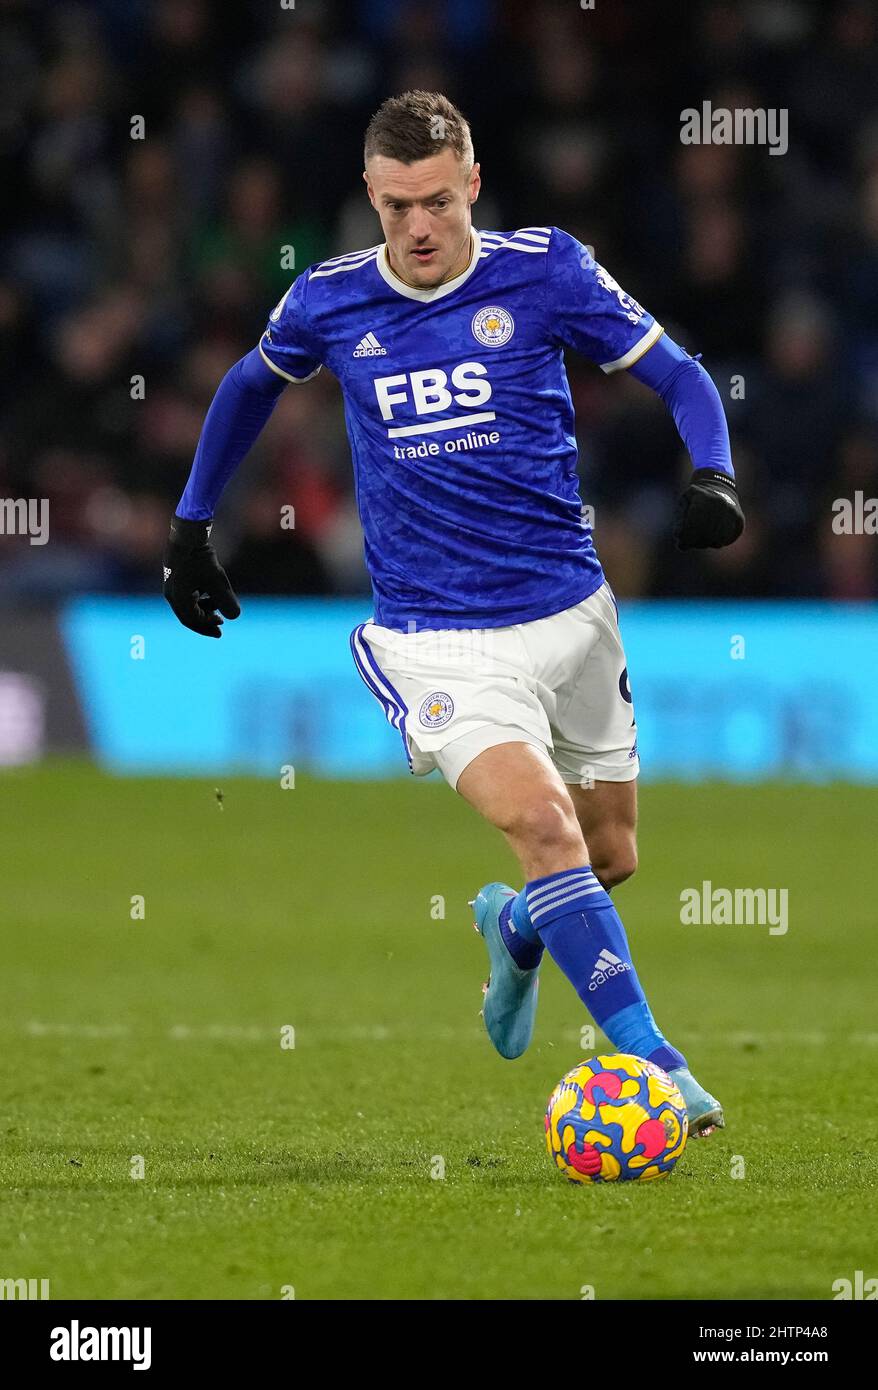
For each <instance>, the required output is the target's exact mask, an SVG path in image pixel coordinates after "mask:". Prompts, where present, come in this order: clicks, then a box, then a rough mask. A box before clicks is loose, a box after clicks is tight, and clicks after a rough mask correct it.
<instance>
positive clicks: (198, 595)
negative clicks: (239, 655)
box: [162, 516, 241, 637]
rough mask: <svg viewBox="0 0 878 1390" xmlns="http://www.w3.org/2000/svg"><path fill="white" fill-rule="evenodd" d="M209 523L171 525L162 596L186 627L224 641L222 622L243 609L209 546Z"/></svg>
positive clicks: (177, 521)
mask: <svg viewBox="0 0 878 1390" xmlns="http://www.w3.org/2000/svg"><path fill="white" fill-rule="evenodd" d="M212 524H213V523H212V522H210V521H185V520H184V519H183V517H179V516H175V517H174V520H173V521H172V522H171V534H170V536H169V537H168V542H167V545H166V546H165V554H164V570H165V582H164V584H163V585H162V593H163V594H164V596H165V598H166V599H167V600H168V603H169V604H170V605H171V607H172V608H173V610H174V612H175V613H176V615H177V617H178V618H179V619H180V622H181V623H182V624H183V626H184V627H188V628H191V629H192V631H193V632H200V633H201V635H202V636H203V637H222V633H221V632H220V628H221V627H222V625H223V620H222V618H220V617H218V616H217V613H216V610H217V609H219V611H220V613H222V614H223V615H224V616H225V617H226V618H237V617H238V615H239V614H240V612H241V605H240V604H239V602H238V600H237V599H236V598H235V595H234V592H233V590H232V586H231V584H230V583H229V580H228V576H227V574H226V572H225V570H224V569H223V567H222V565H221V564H220V562H219V560H218V559H217V558H216V551H215V550H214V548H213V546H212V545H211V544H210V539H209V538H210V528H211V526H212Z"/></svg>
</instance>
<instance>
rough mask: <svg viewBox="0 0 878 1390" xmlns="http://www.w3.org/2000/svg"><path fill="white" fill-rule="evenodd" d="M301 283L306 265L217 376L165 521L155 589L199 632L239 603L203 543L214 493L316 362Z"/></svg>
mask: <svg viewBox="0 0 878 1390" xmlns="http://www.w3.org/2000/svg"><path fill="white" fill-rule="evenodd" d="M306 289H307V272H306V273H305V274H304V275H300V276H299V278H298V280H296V281H295V283H294V284H293V285H292V286H291V287H290V289H289V290H288V291H287V293H286V294H285V295H284V297H283V299H282V300H281V301H280V303H279V304H278V305H277V307H276V308H275V309H274V310H273V311H272V313H271V316H270V319H269V323H268V327H267V328H266V330H265V332H264V333H263V335H262V339H261V340H260V343H259V346H258V347H255V348H254V349H253V351H252V352H248V354H247V356H246V357H242V358H241V360H240V362H236V363H235V365H234V367H232V368H231V369H230V370H229V371H228V372H227V373H226V375H225V376H224V377H223V379H222V381H221V382H220V385H219V388H218V390H217V393H216V395H215V396H214V398H213V401H212V402H211V405H210V409H209V410H208V412H207V415H206V416H205V420H204V425H203V426H202V430H201V436H200V438H199V441H198V447H197V449H196V451H195V459H194V462H193V464H192V470H191V472H190V474H189V480H188V482H187V484H186V487H185V490H184V492H183V496H182V497H181V499H180V502H179V505H178V507H177V511H176V515H175V516H174V519H173V521H172V522H171V531H170V535H169V537H168V541H167V544H166V546H165V553H164V583H163V586H162V592H163V593H164V596H165V598H166V599H167V600H168V603H169V604H170V605H171V608H172V609H173V610H174V613H175V614H176V616H177V617H178V618H179V620H180V622H181V623H182V624H183V626H184V627H188V628H190V629H191V630H192V631H193V632H198V633H200V634H201V635H202V636H203V637H220V636H222V632H221V629H222V624H223V618H237V617H238V615H239V613H240V611H241V607H240V604H239V603H238V600H237V598H236V597H235V594H234V591H233V589H232V586H231V584H230V583H229V579H228V576H227V574H226V572H225V570H224V569H223V567H222V565H221V564H220V563H219V560H218V559H217V556H216V551H215V550H214V548H213V546H212V545H211V543H210V531H211V526H212V525H213V515H214V511H215V509H216V505H217V502H218V501H219V498H220V494H221V493H222V490H223V488H224V487H225V485H226V483H227V482H228V481H229V479H230V478H231V476H232V474H233V473H234V471H235V469H236V468H237V467H238V465H239V464H240V463H241V461H242V459H243V458H244V456H245V455H246V454H247V453H248V451H249V450H250V449H251V448H252V446H253V444H254V443H255V442H256V440H257V438H258V436H259V434H260V432H261V430H262V429H263V427H264V425H265V424H266V422H267V421H268V418H269V416H270V415H271V412H272V411H273V410H274V407H275V405H276V404H277V400H278V397H279V396H280V394H281V392H282V391H283V390H284V387H285V386H286V385H287V383H288V382H291V381H292V382H297V383H298V382H303V381H309V380H310V379H311V377H312V376H316V374H317V372H319V370H320V359H319V356H317V355H316V354H317V353H318V352H319V348H318V346H317V344H316V342H315V341H314V339H313V336H312V334H311V332H310V329H309V327H308V323H307V318H306V314H305V294H306ZM220 615H222V616H220Z"/></svg>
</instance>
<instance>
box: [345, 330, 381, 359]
mask: <svg viewBox="0 0 878 1390" xmlns="http://www.w3.org/2000/svg"><path fill="white" fill-rule="evenodd" d="M353 356H354V357H386V356H387V348H383V347H382V346H381V344H380V343H379V341H378V339H377V338H376V337H375V334H374V333H367V334H366V336H365V338H361V339H360V341H359V342H358V343H357V346H356V347H355V348H354V351H353Z"/></svg>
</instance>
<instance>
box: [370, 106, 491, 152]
mask: <svg viewBox="0 0 878 1390" xmlns="http://www.w3.org/2000/svg"><path fill="white" fill-rule="evenodd" d="M442 149H451V150H454V152H455V154H456V155H457V157H458V159H459V160H460V161H461V163H463V164H464V165H465V167H466V170H467V172H469V170H470V169H471V168H472V165H473V141H472V136H471V135H470V129H469V123H468V121H467V120H466V117H465V116H463V115H462V114H461V112H460V111H458V109H457V107H456V106H455V105H454V103H453V102H451V101H449V100H448V97H446V96H443V95H442V93H441V92H403V94H402V96H399V97H388V99H387V101H385V102H383V103H382V105H381V106H379V108H378V110H377V111H376V112H375V115H374V116H373V117H372V119H371V121H370V122H369V125H368V127H367V128H366V149H365V158H366V159H370V158H371V156H372V155H373V154H383V155H384V156H385V157H386V158H387V159H398V160H399V161H400V163H402V164H414V163H415V161H416V160H418V159H429V158H430V156H431V155H434V154H437V153H438V152H439V150H442Z"/></svg>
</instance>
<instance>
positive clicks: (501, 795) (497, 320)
mask: <svg viewBox="0 0 878 1390" xmlns="http://www.w3.org/2000/svg"><path fill="white" fill-rule="evenodd" d="M365 166H366V167H365V173H364V175H363V177H364V179H365V181H366V188H367V191H368V195H369V199H370V201H371V203H372V206H373V207H374V208H375V211H376V212H377V213H378V217H379V219H380V222H381V228H382V231H383V233H384V238H385V239H384V242H383V243H381V244H380V245H377V246H372V247H369V248H368V249H367V250H364V251H354V252H351V253H350V254H348V255H343V256H335V257H333V258H332V259H330V260H327V261H323V262H322V263H320V264H319V265H316V266H312V267H310V268H309V269H308V270H306V271H305V272H304V273H303V274H301V275H300V276H299V277H298V279H297V280H296V281H295V282H294V283H293V284H292V285H291V286H290V288H289V289H288V291H287V293H286V294H285V295H284V297H283V299H281V301H280V303H279V304H278V305H277V307H276V308H275V309H274V310H273V312H272V313H271V315H270V316H269V322H268V326H267V328H266V330H265V333H264V334H263V336H262V339H261V341H260V343H259V344H258V346H257V347H255V348H254V349H253V351H252V352H250V353H248V354H247V356H246V357H244V358H242V359H241V361H240V362H238V363H236V365H235V366H234V367H232V368H231V370H230V371H229V372H228V374H227V375H226V377H225V378H224V380H223V381H222V383H221V385H220V387H219V389H218V391H217V394H216V397H215V398H214V400H213V403H212V404H211V406H210V409H209V411H208V413H207V417H206V419H205V422H204V428H203V431H202V434H201V438H200V441H199V444H198V448H197V452H196V455H195V461H194V464H193V467H192V472H191V474H190V477H189V481H188V483H187V485H186V489H185V491H184V493H183V496H182V499H181V501H180V504H179V506H178V508H177V514H176V516H175V517H174V519H173V522H172V524H171V534H170V539H169V542H168V546H167V550H166V555H165V565H164V576H165V578H164V594H165V596H166V598H167V599H168V601H169V603H170V604H171V607H172V608H173V610H174V612H175V613H176V615H177V617H178V618H179V619H180V621H181V622H182V623H184V624H185V625H186V626H187V627H189V628H191V629H192V630H193V631H194V632H199V633H202V634H203V635H205V636H207V637H219V636H220V629H221V625H222V621H223V617H225V618H237V616H238V614H239V612H240V607H239V605H238V601H237V599H236V597H235V595H234V593H233V591H232V588H231V585H230V583H229V580H228V578H227V576H226V574H225V572H224V571H223V569H222V568H221V566H220V564H219V561H218V559H217V557H216V554H215V552H214V549H213V547H212V545H211V544H210V530H211V520H212V518H213V515H214V510H215V508H216V505H217V501H218V499H219V496H220V493H221V492H222V489H223V486H224V484H225V483H226V482H227V480H228V479H229V477H230V476H231V474H232V473H233V471H234V470H235V468H237V466H238V464H239V463H240V462H241V460H242V459H243V457H244V455H245V454H246V453H247V451H248V449H249V448H250V446H251V445H252V444H253V442H254V440H255V439H256V437H257V435H258V434H259V431H260V430H261V428H262V426H263V425H264V424H265V422H266V420H267V419H268V417H269V415H270V414H271V411H272V408H273V407H274V404H275V402H276V400H277V398H278V396H279V395H280V393H281V392H282V391H284V390H285V389H286V388H287V386H288V385H289V384H290V383H294V384H295V385H296V386H298V385H300V384H301V383H303V382H306V381H309V380H310V379H311V378H312V377H313V376H315V375H316V373H317V372H319V371H320V369H321V366H324V365H325V366H327V367H328V368H329V369H330V370H331V371H332V372H333V373H334V374H335V375H336V376H337V378H338V380H339V383H340V385H341V389H342V393H343V396H344V402H345V415H346V419H347V429H348V435H349V438H350V445H351V453H352V455H353V463H354V475H355V482H356V494H357V501H358V505H359V512H360V518H361V521H362V526H363V531H364V536H365V555H366V563H367V566H368V569H369V573H370V576H371V580H372V587H373V594H374V616H373V618H372V619H370V620H369V621H368V622H364V623H361V624H360V626H359V627H357V628H356V629H355V631H354V632H353V633H352V635H351V648H352V651H353V657H354V661H355V662H356V665H357V668H358V670H359V672H360V675H361V676H362V678H363V680H364V682H365V683H366V685H367V687H368V688H369V690H370V691H371V693H372V694H373V695H374V696H375V698H376V699H377V700H378V701H379V702H380V704H381V705H382V706H383V709H384V712H385V714H386V716H387V718H388V720H389V721H390V723H391V724H392V725H393V726H395V728H397V729H398V730H399V733H400V735H401V738H402V743H403V748H404V752H405V755H406V757H407V759H408V762H409V766H410V768H411V771H412V772H413V773H415V774H416V775H421V774H424V773H427V772H430V771H431V770H433V769H434V768H438V769H439V770H440V772H441V773H442V774H443V776H444V777H445V778H446V780H447V781H448V782H449V784H450V785H451V786H452V787H454V788H456V789H457V791H458V792H459V793H460V795H461V796H462V797H464V798H465V800H467V801H468V802H469V803H470V804H471V805H472V806H473V807H474V808H475V809H476V811H478V812H479V813H480V814H481V815H482V816H484V817H485V818H486V819H487V820H488V821H490V822H491V824H492V825H494V826H497V827H498V828H499V829H500V830H501V831H502V832H503V833H504V834H505V836H506V838H507V840H508V842H509V844H510V845H511V847H512V849H513V850H514V852H515V854H516V856H517V858H518V861H519V863H520V865H521V872H522V878H523V881H524V887H523V888H522V889H521V890H520V891H519V892H516V891H515V889H513V888H511V887H509V886H507V885H506V884H502V883H489V884H488V885H487V886H486V887H484V888H482V889H481V890H480V891H479V893H478V894H477V895H476V898H475V899H474V904H473V905H474V908H475V916H476V926H477V929H478V930H479V931H480V932H481V934H482V936H483V937H484V940H485V942H486V945H487V949H488V953H489V957H490V978H489V981H488V984H487V986H486V993H485V998H484V1006H483V1013H484V1020H485V1025H486V1027H487V1031H488V1034H489V1036H490V1038H491V1041H492V1043H493V1044H494V1046H495V1047H496V1049H497V1050H498V1052H500V1053H501V1055H502V1056H504V1057H510V1058H512V1057H518V1056H520V1055H521V1053H522V1052H523V1051H524V1050H525V1048H526V1047H527V1046H528V1043H529V1042H530V1039H531V1035H532V1031H533V1024H534V1015H535V1010H536V999H537V982H538V975H539V970H540V963H541V959H542V956H543V952H544V950H548V952H549V954H550V955H551V956H552V957H553V959H554V960H555V962H556V963H557V965H558V966H559V967H560V969H561V970H562V971H563V972H564V974H565V975H566V976H567V978H568V979H569V981H570V983H571V984H572V986H573V988H574V989H575V990H576V992H577V994H578V995H579V997H580V999H581V1000H582V1002H583V1003H584V1004H585V1005H586V1007H587V1008H588V1010H589V1011H590V1013H591V1015H592V1017H593V1018H594V1019H595V1021H596V1022H597V1023H598V1024H599V1025H600V1027H601V1028H602V1029H603V1031H604V1033H605V1034H606V1036H607V1037H608V1038H609V1040H610V1042H611V1044H612V1046H613V1047H614V1048H615V1049H616V1050H617V1051H619V1052H630V1053H635V1054H636V1055H638V1056H640V1057H645V1058H648V1059H650V1060H651V1061H653V1062H655V1063H656V1064H658V1065H659V1066H661V1067H662V1068H664V1069H665V1070H666V1071H668V1072H670V1073H671V1075H672V1076H673V1078H674V1080H675V1081H676V1082H677V1084H678V1085H679V1087H680V1089H681V1091H682V1093H683V1096H684V1098H685V1100H686V1104H687V1108H688V1112H689V1121H690V1127H691V1132H693V1133H696V1134H708V1133H710V1132H712V1130H713V1129H715V1128H716V1127H717V1126H721V1125H722V1124H723V1114H722V1109H721V1107H720V1104H719V1102H718V1101H717V1100H716V1099H715V1098H714V1097H713V1096H712V1095H710V1094H709V1093H708V1092H707V1091H705V1090H704V1089H703V1087H702V1086H700V1085H699V1083H698V1082H697V1081H696V1080H695V1078H694V1077H693V1076H692V1074H691V1072H690V1071H689V1069H688V1066H687V1063H686V1059H685V1057H684V1056H683V1054H682V1053H681V1052H679V1051H678V1050H677V1048H675V1047H674V1046H673V1045H672V1044H671V1043H669V1042H668V1041H667V1039H666V1038H665V1037H664V1036H663V1034H662V1033H661V1032H660V1030H659V1028H658V1026H657V1024H656V1022H655V1019H654V1018H653V1016H652V1013H651V1012H650V1009H649V1005H648V1003H647V1000H646V997H645V994H644V991H643V987H642V985H641V983H640V980H639V978H638V976H637V973H636V971H635V969H634V965H633V962H632V959H631V951H630V949H629V946H628V940H627V937H626V934H625V930H624V928H623V926H622V922H621V921H620V918H619V915H618V913H617V912H616V909H615V907H614V905H613V902H612V899H611V897H610V889H612V888H613V886H614V885H615V884H618V883H621V882H622V881H623V880H624V879H626V878H628V877H629V875H630V874H632V873H633V872H634V868H635V863H636V840H635V829H636V778H637V774H638V771H639V763H638V757H637V729H636V725H635V720H634V711H633V707H632V701H631V691H630V686H629V682H628V672H627V667H626V662H625V654H624V651H623V647H622V641H621V637H620V633H619V626H618V621H617V608H616V601H615V599H614V597H613V593H612V590H611V589H610V586H609V584H608V583H607V581H606V579H605V578H604V574H603V571H602V570H601V566H600V564H599V562H598V558H597V555H596V554H595V549H594V545H593V543H592V536H591V531H590V529H589V527H588V525H586V524H585V521H584V519H583V514H582V513H583V509H582V504H581V501H580V496H579V487H578V479H577V466H576V464H577V451H576V441H575V437H574V421H573V407H572V402H571V398H570V391H569V387H568V383H567V377H566V373H565V370H564V360H563V350H564V348H565V346H568V345H569V346H571V347H574V348H576V349H577V350H578V351H579V352H581V353H583V354H585V356H586V357H588V358H590V359H591V360H592V361H593V362H595V363H596V364H597V365H598V366H599V367H600V368H601V369H602V370H603V371H605V372H616V371H622V370H627V371H630V372H631V373H632V374H633V375H634V376H635V377H636V378H637V379H638V381H642V382H644V383H646V385H648V386H650V387H651V388H652V389H653V390H654V391H656V392H657V393H658V394H659V396H660V397H661V398H662V400H663V401H664V402H665V404H666V405H667V407H668V409H669V410H670V411H671V413H672V415H673V418H674V420H675V422H676V425H677V428H678V430H679V433H680V435H681V438H682V439H683V441H684V443H685V445H686V447H687V449H688V451H689V455H690V457H691V460H692V463H693V465H694V472H693V475H692V478H691V481H690V483H689V486H688V487H687V488H686V490H685V492H684V493H683V495H682V497H681V499H680V502H679V505H678V511H677V515H676V521H675V528H674V534H675V537H676V542H677V545H678V546H679V547H680V548H682V549H688V548H690V547H705V546H714V547H717V546H724V545H728V544H730V543H731V542H732V541H734V540H736V539H737V537H738V536H739V535H740V533H741V531H742V529H743V525H744V519H743V514H742V511H741V507H740V503H739V501H738V496H737V492H736V487H735V481H734V474H733V470H732V464H731V458H730V452H729V437H728V429H727V426H726V421H725V416H724V413H723V409H722V405H721V402H720V399H719V395H718V393H717V391H716V388H715V387H714V385H713V382H712V381H711V379H710V377H709V376H708V374H707V372H706V371H705V370H704V368H703V367H702V366H701V365H700V363H699V362H697V361H696V360H694V359H693V358H692V357H690V356H689V354H688V353H687V352H685V351H683V349H682V348H680V347H678V346H677V344H676V343H674V342H672V341H671V340H670V339H669V338H668V336H667V334H665V333H664V332H663V330H662V328H661V325H660V324H658V323H657V322H656V321H655V319H654V318H653V317H652V315H651V314H649V313H647V312H646V310H645V309H643V308H642V307H641V305H640V304H638V303H637V301H636V300H635V299H632V297H631V296H630V295H628V294H626V293H625V291H624V290H622V289H621V288H620V286H619V285H618V284H617V283H616V281H615V280H614V279H613V278H612V276H611V275H609V274H608V272H607V271H606V270H604V268H603V267H602V266H601V265H599V264H598V263H597V262H596V261H595V260H594V258H593V256H592V255H591V253H590V251H589V250H588V249H587V248H586V247H585V246H583V245H582V244H580V242H578V241H577V240H576V239H575V238H574V237H572V236H570V235H568V234H567V233H566V232H564V231H560V230H559V229H558V228H556V227H522V228H519V229H518V230H516V231H508V232H492V231H478V230H476V229H475V228H474V227H473V225H472V207H473V204H474V203H475V202H476V199H477V198H478V194H479V187H480V176H479V165H478V164H477V163H476V162H475V160H474V156H473V146H472V139H471V136H470V130H469V126H468V124H467V122H466V120H465V119H464V118H463V116H462V115H461V113H460V112H459V111H458V110H457V109H456V107H455V106H453V105H452V103H451V102H450V101H448V100H447V98H445V97H444V96H442V95H440V94H437V93H428V92H407V93H405V94H404V95H403V96H400V97H395V98H392V99H391V100H388V101H386V102H385V103H384V104H383V106H382V107H381V108H380V110H379V111H378V112H377V113H376V114H375V116H374V117H373V118H372V120H371V122H370V124H369V127H368V130H367V132H366V142H365Z"/></svg>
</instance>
